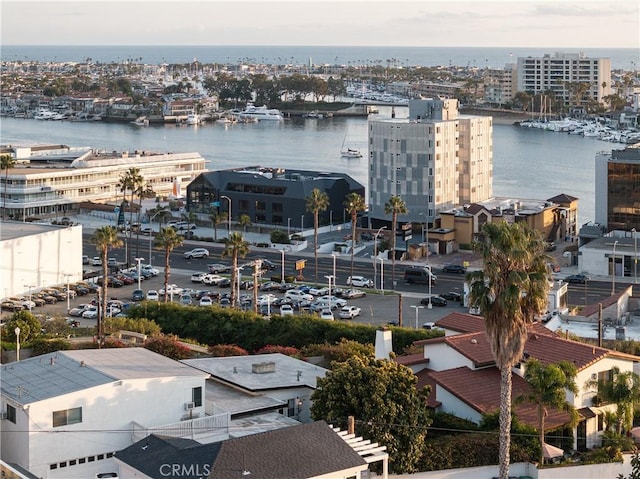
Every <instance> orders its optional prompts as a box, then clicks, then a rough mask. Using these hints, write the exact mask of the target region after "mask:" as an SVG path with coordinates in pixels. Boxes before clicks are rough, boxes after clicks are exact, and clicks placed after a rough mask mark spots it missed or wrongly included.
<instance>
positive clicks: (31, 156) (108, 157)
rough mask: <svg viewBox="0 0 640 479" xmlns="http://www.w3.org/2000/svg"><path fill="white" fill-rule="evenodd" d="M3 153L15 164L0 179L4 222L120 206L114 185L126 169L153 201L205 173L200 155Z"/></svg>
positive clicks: (20, 149) (42, 149)
mask: <svg viewBox="0 0 640 479" xmlns="http://www.w3.org/2000/svg"><path fill="white" fill-rule="evenodd" d="M2 154H9V155H11V156H12V157H13V158H14V159H15V161H16V164H15V167H13V168H10V169H9V170H8V171H7V172H6V176H5V174H4V172H3V174H2V176H1V177H0V185H1V186H2V189H1V191H2V204H1V207H2V208H3V209H5V208H6V211H5V212H4V217H5V218H7V219H13V220H22V221H24V220H26V219H27V218H52V217H58V216H64V215H65V214H69V213H73V212H75V211H77V210H78V208H79V205H80V204H81V203H86V202H95V203H111V202H113V203H114V204H115V203H117V202H118V201H122V196H123V194H122V192H121V191H120V187H119V186H118V183H119V182H120V178H121V177H122V175H123V174H124V173H125V172H126V171H127V170H129V168H138V169H139V170H140V174H141V175H142V177H143V178H144V180H145V182H146V186H148V187H149V189H151V190H153V193H154V194H155V195H156V196H170V195H172V194H177V195H179V191H177V189H179V188H180V187H184V186H186V185H188V184H189V183H190V182H191V181H192V180H193V179H194V178H196V177H197V176H198V175H199V174H201V173H202V172H203V171H205V159H204V158H203V157H202V156H201V155H200V154H199V153H155V152H152V151H134V152H133V153H129V152H127V151H123V152H117V151H100V150H94V149H91V148H69V147H68V146H65V145H50V146H43V145H39V146H36V145H32V146H18V145H9V146H3V147H2ZM5 205H6V206H5Z"/></svg>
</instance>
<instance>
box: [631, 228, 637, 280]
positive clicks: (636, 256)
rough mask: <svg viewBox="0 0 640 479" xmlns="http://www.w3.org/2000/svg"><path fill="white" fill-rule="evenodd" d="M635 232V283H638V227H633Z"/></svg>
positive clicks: (632, 229)
mask: <svg viewBox="0 0 640 479" xmlns="http://www.w3.org/2000/svg"><path fill="white" fill-rule="evenodd" d="M631 231H632V232H633V283H634V284H638V235H637V234H636V229H635V228H631Z"/></svg>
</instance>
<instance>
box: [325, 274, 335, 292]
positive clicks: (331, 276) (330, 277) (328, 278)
mask: <svg viewBox="0 0 640 479" xmlns="http://www.w3.org/2000/svg"><path fill="white" fill-rule="evenodd" d="M325 278H327V280H329V298H331V293H332V291H331V281H332V280H334V277H333V275H331V274H330V275H329V276H325ZM334 282H335V281H334Z"/></svg>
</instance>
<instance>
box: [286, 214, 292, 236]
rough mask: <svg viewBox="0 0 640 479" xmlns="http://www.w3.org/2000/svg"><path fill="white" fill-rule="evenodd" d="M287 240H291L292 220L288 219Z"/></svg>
mask: <svg viewBox="0 0 640 479" xmlns="http://www.w3.org/2000/svg"><path fill="white" fill-rule="evenodd" d="M287 238H291V218H287Z"/></svg>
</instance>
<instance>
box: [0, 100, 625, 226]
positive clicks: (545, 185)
mask: <svg viewBox="0 0 640 479" xmlns="http://www.w3.org/2000/svg"><path fill="white" fill-rule="evenodd" d="M380 112H381V114H385V113H386V111H385V107H381V108H380ZM400 116H402V113H401V112H398V117H400ZM0 141H1V143H2V144H4V145H6V144H14V145H15V144H25V143H31V144H33V143H48V144H64V145H68V146H70V147H83V146H87V147H92V148H96V149H102V150H106V151H111V150H117V151H135V150H147V151H155V152H193V151H195V152H199V153H200V154H201V155H202V156H203V157H204V158H205V159H206V161H207V168H208V169H209V170H217V169H226V168H237V167H243V166H249V165H260V166H267V167H280V168H295V169H307V170H320V171H329V172H339V173H347V174H349V175H351V176H352V177H353V178H355V179H356V180H358V181H360V182H361V183H362V184H364V185H367V184H368V178H367V173H368V163H367V151H368V149H367V119H365V118H325V119H303V118H291V119H287V120H285V121H282V122H260V123H254V124H230V125H229V124H227V125H222V124H216V123H209V124H203V125H200V126H182V127H180V126H176V125H174V124H173V125H168V124H167V125H159V126H153V125H152V126H149V127H138V126H135V125H131V124H126V123H125V124H123V123H106V122H102V121H88V122H68V121H38V120H32V119H14V118H2V119H1V123H0ZM343 143H345V145H346V146H348V147H350V148H358V149H360V151H361V152H362V153H363V158H359V159H345V158H342V157H341V156H340V150H341V147H342V144H343ZM622 148H624V145H619V144H616V143H609V142H605V141H601V140H598V139H594V138H583V137H581V136H578V135H569V134H567V133H555V132H551V131H543V130H539V129H535V128H522V127H519V126H515V125H502V124H494V132H493V150H494V151H493V161H494V166H493V191H494V196H496V197H509V198H531V199H547V198H551V197H553V196H556V195H558V194H561V193H565V194H568V195H571V196H575V197H577V198H578V199H579V222H580V224H583V223H586V222H588V221H593V220H594V211H595V199H594V193H595V176H594V175H595V156H596V153H598V152H600V151H611V150H612V149H622Z"/></svg>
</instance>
